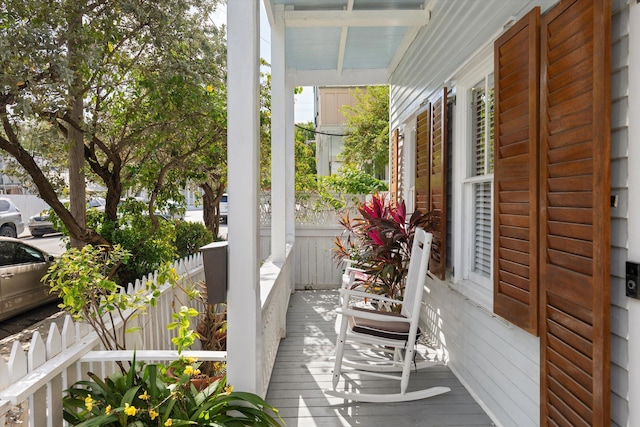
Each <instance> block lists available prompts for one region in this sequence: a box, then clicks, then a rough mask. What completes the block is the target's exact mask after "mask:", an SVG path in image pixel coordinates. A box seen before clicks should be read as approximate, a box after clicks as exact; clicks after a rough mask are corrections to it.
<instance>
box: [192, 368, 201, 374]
mask: <svg viewBox="0 0 640 427" xmlns="http://www.w3.org/2000/svg"><path fill="white" fill-rule="evenodd" d="M201 373H202V372H200V369H195V370H194V371H193V375H200V374H201Z"/></svg>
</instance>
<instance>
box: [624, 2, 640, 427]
mask: <svg viewBox="0 0 640 427" xmlns="http://www.w3.org/2000/svg"><path fill="white" fill-rule="evenodd" d="M629 8H630V11H629V89H628V90H629V92H628V94H629V140H628V144H629V148H628V150H629V151H628V158H627V162H628V168H627V169H628V174H629V175H628V183H629V189H628V195H629V211H628V213H627V221H628V227H629V243H628V245H629V249H628V260H629V261H633V262H640V169H639V168H638V167H637V164H638V162H639V161H640V123H638V120H639V119H640V78H638V76H640V4H638V3H637V2H635V1H632V2H631V3H630V6H629ZM627 300H628V301H629V420H628V425H630V426H636V425H640V407H638V405H637V402H640V329H639V328H638V325H640V301H638V300H634V299H632V298H627Z"/></svg>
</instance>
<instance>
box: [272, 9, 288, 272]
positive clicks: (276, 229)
mask: <svg viewBox="0 0 640 427" xmlns="http://www.w3.org/2000/svg"><path fill="white" fill-rule="evenodd" d="M283 12H284V8H283V6H281V5H278V6H276V8H275V13H274V19H273V20H274V23H273V25H272V27H271V257H272V260H273V262H274V263H275V264H276V265H278V266H281V265H283V264H284V261H285V258H286V210H287V206H286V195H287V194H286V185H287V168H286V163H287V150H286V145H287V144H286V140H287V114H286V104H287V101H286V100H287V95H286V90H287V84H286V75H287V65H286V59H285V32H284V21H283Z"/></svg>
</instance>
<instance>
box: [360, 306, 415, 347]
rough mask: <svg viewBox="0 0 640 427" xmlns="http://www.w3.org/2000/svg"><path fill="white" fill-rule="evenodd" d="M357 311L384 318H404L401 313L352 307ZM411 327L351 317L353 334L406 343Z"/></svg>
mask: <svg viewBox="0 0 640 427" xmlns="http://www.w3.org/2000/svg"><path fill="white" fill-rule="evenodd" d="M352 308H353V309H355V310H362V311H369V312H373V313H376V314H382V315H384V316H393V317H404V316H403V315H401V314H399V313H390V312H386V311H374V310H367V309H363V308H357V307H352ZM409 326H410V323H409V322H408V321H407V322H385V321H379V320H370V319H364V318H362V317H355V316H350V318H349V327H350V328H351V330H352V331H353V332H357V333H360V334H367V335H372V336H376V337H380V338H388V339H392V340H401V341H406V340H407V339H408V337H409Z"/></svg>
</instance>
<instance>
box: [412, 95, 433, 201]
mask: <svg viewBox="0 0 640 427" xmlns="http://www.w3.org/2000/svg"><path fill="white" fill-rule="evenodd" d="M430 108H431V105H427V108H426V110H424V111H423V112H421V113H419V114H418V119H417V123H416V130H417V132H416V133H417V135H416V179H415V209H416V210H419V211H420V212H423V213H426V212H429V144H430V140H431V138H430V135H431V132H430V130H431V128H430V127H429V124H430V120H429V112H430Z"/></svg>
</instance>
